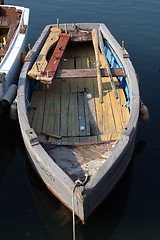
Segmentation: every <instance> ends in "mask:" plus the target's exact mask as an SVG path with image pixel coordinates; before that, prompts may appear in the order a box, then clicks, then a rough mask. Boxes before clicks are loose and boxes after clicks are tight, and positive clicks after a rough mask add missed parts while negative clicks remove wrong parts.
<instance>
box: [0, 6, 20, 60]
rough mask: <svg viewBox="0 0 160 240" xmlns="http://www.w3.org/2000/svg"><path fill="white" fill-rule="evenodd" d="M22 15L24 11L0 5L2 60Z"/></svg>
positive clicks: (0, 58) (0, 53)
mask: <svg viewBox="0 0 160 240" xmlns="http://www.w3.org/2000/svg"><path fill="white" fill-rule="evenodd" d="M21 15H22V11H21V10H17V9H16V8H15V7H7V6H1V7H0V62H1V61H2V59H3V57H4V56H5V54H6V52H7V50H8V48H9V46H10V44H11V42H12V40H13V38H14V35H15V32H16V30H17V27H18V25H19V22H20V19H21Z"/></svg>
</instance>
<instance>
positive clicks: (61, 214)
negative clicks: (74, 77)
mask: <svg viewBox="0 0 160 240" xmlns="http://www.w3.org/2000/svg"><path fill="white" fill-rule="evenodd" d="M5 2H6V4H15V5H23V6H25V7H29V8H30V10H31V12H30V28H29V36H28V43H30V44H31V45H32V46H33V43H34V42H35V40H36V39H37V37H38V36H39V34H40V32H41V31H42V29H43V28H44V26H45V25H46V24H49V23H55V22H56V19H57V18H59V19H60V22H104V23H105V24H106V25H107V27H108V28H109V29H110V31H111V32H112V33H113V35H114V36H115V37H116V39H117V40H118V41H119V42H121V41H122V40H125V47H126V49H127V50H128V52H129V53H130V56H131V60H132V62H133V64H134V67H135V69H136V71H137V73H138V74H139V77H140V91H141V97H142V99H143V101H144V103H145V104H146V105H147V106H148V108H149V111H150V121H149V123H147V124H144V123H142V122H139V128H138V134H137V141H136V148H135V152H134V155H133V158H132V162H131V164H130V166H129V169H128V171H127V172H126V174H125V176H124V178H123V179H122V180H121V182H120V183H119V184H118V186H117V187H116V188H115V190H114V191H113V193H112V194H111V195H110V196H109V198H108V199H107V200H106V201H105V202H104V203H103V205H102V206H101V207H100V208H99V209H98V210H97V211H96V212H95V214H94V215H93V216H92V217H91V218H90V219H89V221H88V222H87V223H86V225H85V226H83V225H81V223H79V222H78V223H77V224H76V231H77V235H76V239H80V240H84V239H85V240H91V239H92V240H97V239H98V240H99V239H104V240H120V239H123V240H128V239H129V240H132V239H136V240H143V239H145V240H151V239H152V240H159V239H160V186H159V185H160V157H159V134H160V128H159V126H160V123H159V122H160V111H159V102H160V94H159V81H160V1H159V0H152V1H151V0H150V1H149V0H130V1H129V0H115V1H108V0H99V1H96V0H91V1H84V0H82V1H77V0H74V1H73V0H54V1H53V0H46V1H44V0H25V1H24V0H8V1H7V0H6V1H5ZM0 124H1V125H0V128H1V130H0V239H1V240H10V239H16V240H25V239H29V240H57V239H61V240H62V239H63V240H64V239H72V221H71V220H72V218H71V215H70V212H69V211H67V210H66V209H65V208H64V207H63V206H62V205H61V204H60V203H59V201H57V200H56V199H55V198H53V196H51V194H50V193H49V192H48V190H47V189H46V188H45V187H44V185H43V184H42V183H41V181H40V180H39V179H38V178H37V177H36V176H35V174H34V173H33V171H32V169H31V168H30V165H29V164H28V163H27V162H28V161H27V156H26V154H25V149H24V146H23V140H22V138H21V134H20V130H19V126H18V124H17V123H16V122H13V121H10V120H9V119H8V117H7V115H6V116H4V118H3V119H2V120H1V121H0Z"/></svg>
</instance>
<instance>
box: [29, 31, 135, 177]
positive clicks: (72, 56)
mask: <svg viewBox="0 0 160 240" xmlns="http://www.w3.org/2000/svg"><path fill="white" fill-rule="evenodd" d="M53 34H54V33H51V35H49V36H48V38H47V40H46V42H45V44H44V46H43V48H42V50H41V52H40V53H39V56H38V58H37V60H36V62H35V64H34V65H33V67H32V69H31V70H30V71H29V73H28V77H29V79H30V80H29V82H30V84H32V85H33V87H32V89H33V91H32V94H31V97H30V99H29V103H28V119H29V123H30V126H31V128H32V129H34V131H35V133H36V134H37V135H38V138H39V141H40V142H41V143H42V145H43V147H44V148H45V149H46V150H47V152H48V153H49V154H50V155H51V156H52V158H53V159H54V160H55V161H57V162H58V164H59V165H60V166H61V168H62V169H65V168H66V166H68V168H69V170H67V171H68V174H69V175H70V176H71V177H72V178H73V179H74V180H75V179H77V169H78V168H79V167H80V173H81V174H82V172H83V174H84V172H87V173H88V169H89V171H90V172H89V174H90V175H93V174H94V173H95V172H96V169H97V168H99V167H100V166H102V165H103V163H104V162H105V161H106V159H107V158H108V156H109V155H110V154H111V153H112V151H113V149H114V148H115V146H116V144H117V142H118V140H119V138H120V134H121V132H122V129H123V128H124V126H125V125H126V124H127V123H128V121H129V116H130V113H129V109H128V108H127V107H125V106H124V105H125V103H126V102H127V99H126V95H125V92H124V89H123V88H122V87H120V85H119V80H118V77H116V76H114V77H113V79H114V82H115V85H116V89H117V92H118V98H117V99H116V98H115V95H114V92H113V90H112V87H111V84H110V81H109V77H106V76H104V77H102V88H103V89H102V90H103V102H100V99H99V91H98V85H97V77H96V59H95V52H94V47H93V43H92V40H91V39H92V38H91V32H88V34H87V41H86V39H85V37H84V38H83V39H81V40H80V41H69V43H68V44H67V47H66V50H65V51H64V55H63V58H62V60H61V62H60V65H59V67H58V70H57V72H58V73H57V75H56V76H55V78H54V79H53V81H52V83H51V84H49V85H47V84H44V83H42V82H41V81H37V80H36V77H35V79H34V74H35V72H36V71H38V68H39V67H41V69H42V65H43V64H44V62H47V63H46V64H48V62H49V59H50V56H51V55H52V53H53V51H54V49H55V46H53V47H50V46H51V45H52V44H51V42H52V41H51V39H52V40H53ZM81 34H82V33H81ZM46 49H50V50H49V51H48V50H46ZM45 51H48V52H47V54H46V53H45ZM44 55H45V56H46V57H44V58H43V56H44ZM99 58H100V68H101V69H104V68H105V63H104V59H103V57H102V55H101V53H100V52H99ZM87 69H88V71H89V70H91V71H94V73H92V74H91V72H90V74H91V75H90V76H88V75H87V73H86V74H84V76H85V77H79V76H78V73H79V74H82V73H85V71H87ZM59 71H61V76H59V75H60V73H59ZM63 73H64V74H63ZM73 73H74V74H76V73H77V76H73V75H72V74H73ZM36 76H37V75H36ZM53 142H54V143H55V145H56V143H57V144H61V146H59V147H58V148H56V147H55V148H54V150H53V144H52V145H50V143H53ZM72 143H74V144H75V143H76V144H77V146H78V145H79V146H80V147H76V148H72V149H69V148H67V147H65V146H67V144H70V145H71V146H72ZM100 143H102V144H100ZM85 144H86V146H85ZM68 146H69V145H68ZM71 150H72V151H71ZM66 159H72V161H71V162H70V164H69V162H68V163H67V164H66ZM77 159H78V161H77ZM95 159H97V161H94V160H95ZM64 160H65V161H64ZM68 161H69V160H68ZM73 162H74V164H73ZM93 162H94V163H93ZM73 165H74V169H73ZM76 165H77V167H76ZM82 165H83V168H82ZM69 166H70V167H69ZM91 166H92V167H91ZM82 169H83V170H82ZM74 171H75V172H74ZM75 173H76V175H75ZM81 174H79V175H80V176H81Z"/></svg>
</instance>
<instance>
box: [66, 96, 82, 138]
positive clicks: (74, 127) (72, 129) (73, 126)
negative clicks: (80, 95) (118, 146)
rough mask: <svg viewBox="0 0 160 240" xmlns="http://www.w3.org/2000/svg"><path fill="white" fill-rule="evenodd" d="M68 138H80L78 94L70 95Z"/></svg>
mask: <svg viewBox="0 0 160 240" xmlns="http://www.w3.org/2000/svg"><path fill="white" fill-rule="evenodd" d="M68 136H79V121H78V104H77V94H73V93H71V94H70V103H69V115H68Z"/></svg>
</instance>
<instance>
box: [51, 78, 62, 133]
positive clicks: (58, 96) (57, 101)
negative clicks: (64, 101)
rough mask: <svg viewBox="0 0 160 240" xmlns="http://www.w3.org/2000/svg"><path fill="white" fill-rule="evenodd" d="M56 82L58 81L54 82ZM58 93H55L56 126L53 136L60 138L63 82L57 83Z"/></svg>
mask: <svg viewBox="0 0 160 240" xmlns="http://www.w3.org/2000/svg"><path fill="white" fill-rule="evenodd" d="M54 81H56V79H55V80H54ZM55 89H56V92H55V99H54V114H53V117H54V125H53V130H52V131H53V134H55V135H57V136H60V119H61V117H60V114H61V111H60V101H61V80H60V81H59V80H58V81H57V84H56V88H55Z"/></svg>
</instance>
